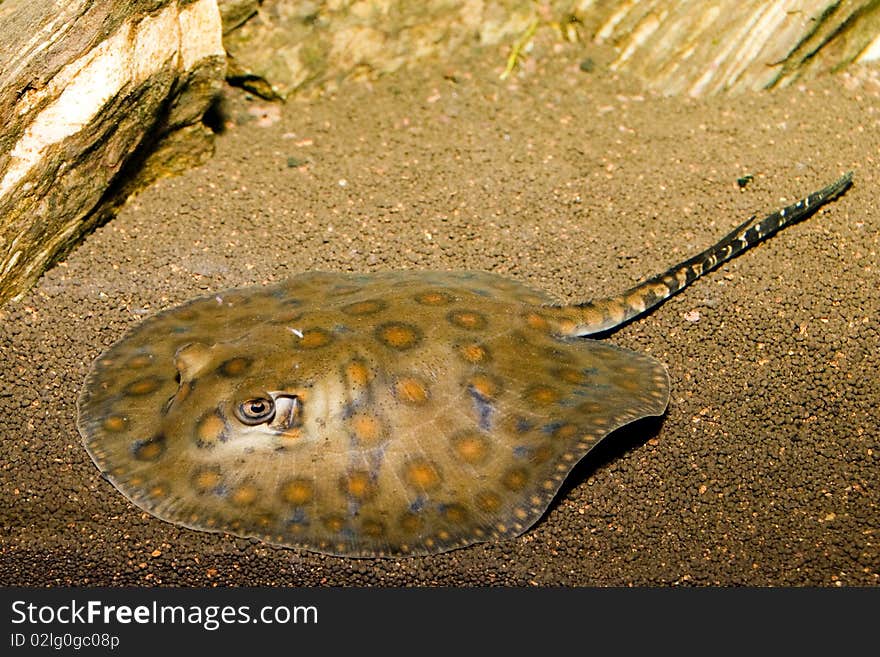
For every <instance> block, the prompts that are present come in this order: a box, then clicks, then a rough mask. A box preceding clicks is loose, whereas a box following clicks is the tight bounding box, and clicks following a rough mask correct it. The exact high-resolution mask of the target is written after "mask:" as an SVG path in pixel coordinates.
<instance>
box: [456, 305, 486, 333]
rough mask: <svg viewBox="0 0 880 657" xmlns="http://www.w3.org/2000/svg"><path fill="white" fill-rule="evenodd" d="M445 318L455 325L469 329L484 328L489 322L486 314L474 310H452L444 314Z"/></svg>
mask: <svg viewBox="0 0 880 657" xmlns="http://www.w3.org/2000/svg"><path fill="white" fill-rule="evenodd" d="M446 319H448V320H449V322H450V323H452V324H454V325H455V326H457V327H459V328H463V329H467V330H469V331H478V330H480V329H484V328H486V326H487V325H488V323H489V322H488V321H487V320H486V316H485V315H483V313H480V312H477V311H476V310H454V311H452V312H451V313H449V314H448V315H446Z"/></svg>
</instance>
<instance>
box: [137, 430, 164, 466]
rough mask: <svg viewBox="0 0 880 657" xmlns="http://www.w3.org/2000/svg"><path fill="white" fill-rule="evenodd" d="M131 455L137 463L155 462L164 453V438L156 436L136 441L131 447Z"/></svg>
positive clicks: (159, 435) (161, 435) (160, 435)
mask: <svg viewBox="0 0 880 657" xmlns="http://www.w3.org/2000/svg"><path fill="white" fill-rule="evenodd" d="M132 453H133V454H134V457H135V458H136V459H137V460H138V461H155V460H156V459H158V458H159V457H160V456H162V454H164V453H165V436H164V434H161V433H159V434H156V435H155V436H153V437H152V438H149V439H148V440H138V441H136V442H135V443H134V445H132Z"/></svg>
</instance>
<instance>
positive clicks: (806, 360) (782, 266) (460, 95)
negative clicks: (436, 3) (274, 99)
mask: <svg viewBox="0 0 880 657" xmlns="http://www.w3.org/2000/svg"><path fill="white" fill-rule="evenodd" d="M573 57H574V55H570V54H569V53H568V51H566V50H562V51H561V52H560V53H559V54H558V55H557V56H556V57H555V58H548V59H547V60H542V59H541V58H537V57H536V58H534V59H533V60H531V61H530V62H529V65H528V66H527V68H526V70H525V73H524V74H523V75H522V76H519V77H517V78H516V79H515V80H512V81H511V80H508V81H500V80H499V79H498V73H499V72H500V70H501V66H502V65H503V63H504V62H503V55H502V54H499V53H497V52H494V51H493V52H490V53H484V54H483V55H482V58H481V60H479V61H478V60H469V61H461V62H445V63H442V64H438V65H436V66H434V67H432V68H428V69H425V70H423V71H421V72H418V73H408V74H407V73H401V74H398V75H394V76H388V77H385V78H383V79H381V80H380V81H378V82H376V83H373V84H366V83H347V84H345V85H344V86H343V90H342V91H340V92H339V93H337V94H335V95H329V96H326V97H323V98H320V99H318V100H311V101H302V100H300V101H292V102H290V103H288V104H287V105H286V106H285V107H284V108H283V109H282V110H281V111H279V110H278V109H277V108H276V107H271V106H268V105H266V104H264V103H262V102H258V101H256V100H253V99H250V100H249V99H247V98H246V97H244V96H242V95H237V94H235V93H233V94H231V95H230V96H229V98H228V100H227V102H226V105H225V112H226V122H227V123H226V124H227V128H226V130H225V131H224V132H223V134H222V135H221V136H220V137H219V138H218V142H217V154H216V157H214V159H213V160H211V161H210V162H209V163H208V164H206V165H205V166H203V167H202V168H200V169H198V170H193V171H190V172H189V173H187V174H186V175H183V176H180V177H177V178H173V179H167V180H163V181H160V182H159V183H157V184H155V185H154V186H153V187H152V188H150V189H149V190H147V191H145V192H144V193H142V194H141V195H140V196H139V197H137V198H136V199H134V200H133V201H132V202H130V203H129V204H128V206H127V207H126V208H125V210H124V211H123V212H122V213H121V214H120V215H119V217H118V218H116V219H115V220H113V221H112V222H110V223H109V224H108V225H106V226H105V227H103V228H101V229H99V230H98V231H97V232H96V233H94V234H93V235H92V236H91V237H90V238H89V239H88V240H87V241H86V242H85V244H84V245H83V246H82V247H81V248H79V249H78V250H77V251H76V252H75V253H73V254H72V255H71V256H70V257H69V258H68V259H67V260H66V261H65V262H63V263H61V264H60V265H58V266H57V267H55V268H54V269H53V270H52V271H50V272H49V273H47V274H46V275H45V276H44V277H43V279H42V280H41V281H40V283H39V285H38V286H37V287H36V288H35V289H34V290H33V291H31V293H29V294H28V295H27V296H26V297H25V298H24V299H23V300H22V301H21V302H19V303H13V304H7V305H6V306H5V307H3V308H2V310H0V373H2V387H0V436H2V441H0V467H2V470H3V476H2V481H0V491H2V492H0V518H2V525H3V528H4V529H3V532H2V533H0V584H6V585H10V584H19V585H57V584H73V585H84V584H88V585H99V584H100V585H121V584H129V585H132V584H133V585H202V586H203V585H215V584H217V585H233V584H234V585H274V584H280V585H430V584H440V585H480V584H484V585H485V584H503V585H516V586H527V585H629V584H636V585H664V584H752V585H768V584H777V585H781V584H791V585H807V584H811V585H829V586H830V585H865V584H877V583H878V582H880V570H878V569H880V550H878V542H880V535H878V532H880V488H878V483H877V474H878V471H880V470H878V466H880V420H878V412H877V408H878V402H880V376H878V374H877V372H878V367H880V349H878V345H880V343H878V337H880V336H878V326H877V318H878V316H880V313H878V310H880V296H878V293H877V290H878V289H880V269H878V264H877V262H878V255H877V253H878V246H880V220H878V216H880V214H878V201H877V194H876V189H877V184H878V168H877V159H878V157H880V150H878V145H880V103H878V94H880V85H878V84H877V82H876V78H875V77H873V76H874V75H875V74H874V73H872V72H871V71H863V72H861V73H859V74H858V75H856V76H849V75H845V76H839V77H837V78H835V79H829V80H825V81H821V82H818V83H810V84H807V85H805V86H795V87H791V88H788V89H785V90H782V91H778V92H774V93H760V94H753V95H741V96H737V97H735V98H717V99H708V100H707V99H702V100H691V99H682V98H662V97H655V96H652V95H651V94H649V93H645V92H643V91H642V90H641V88H640V86H639V85H638V84H637V83H636V82H634V81H632V80H625V79H619V78H617V77H616V76H615V75H613V74H612V73H610V72H608V71H607V70H606V69H604V68H603V66H602V65H601V61H599V64H598V65H597V66H596V68H595V69H594V70H593V71H592V72H589V73H588V72H584V71H582V70H580V68H579V67H578V61H577V60H576V59H574V58H573ZM551 59H552V61H550V60H551ZM848 169H854V170H855V185H854V187H853V188H852V189H851V190H850V191H849V192H848V193H847V194H846V195H845V196H844V197H843V198H842V199H840V200H839V201H837V202H835V203H834V204H832V205H830V206H828V207H827V208H826V209H825V210H824V211H822V212H821V213H820V214H818V215H816V216H813V217H812V218H810V219H809V220H807V221H806V222H804V223H801V224H799V225H797V226H794V227H790V228H788V229H786V230H785V231H783V232H782V233H780V234H779V235H778V236H776V237H775V238H773V239H772V240H770V241H769V242H767V243H765V244H763V245H761V246H759V247H757V248H755V249H753V250H752V251H750V252H748V253H746V254H745V255H743V256H742V257H740V258H738V259H737V260H735V261H733V262H731V263H728V264H727V265H725V266H724V267H722V268H721V269H719V270H718V271H716V272H713V273H712V274H710V275H708V276H707V277H705V278H703V279H701V280H700V281H698V282H697V283H696V284H694V285H693V286H692V287H691V288H690V289H689V290H686V291H685V292H683V293H682V294H680V295H679V296H677V297H675V298H674V299H672V300H671V301H669V302H667V303H666V304H665V305H663V306H661V307H659V308H658V309H656V310H655V311H654V312H652V313H650V314H649V315H648V316H646V317H644V318H642V319H641V320H639V321H636V322H633V323H632V324H630V325H628V326H626V327H625V328H623V329H622V330H620V331H618V332H616V333H615V334H613V335H611V336H610V337H608V338H607V339H608V340H610V341H611V342H614V343H616V344H619V345H622V346H626V347H629V348H632V349H636V350H639V351H643V352H649V353H651V354H653V355H654V356H656V357H657V358H659V359H661V360H662V361H664V362H665V363H666V364H667V365H668V368H669V373H670V376H671V379H672V400H671V403H670V406H669V410H668V413H667V414H666V416H665V417H664V418H663V419H662V420H661V421H655V422H647V423H645V422H643V423H639V424H637V425H635V426H634V427H631V428H629V429H628V430H626V431H624V432H621V433H618V434H615V435H613V436H612V437H611V438H610V439H609V440H608V441H606V442H605V443H603V444H602V446H601V447H600V448H598V449H597V450H595V451H594V452H593V453H591V454H590V455H589V456H588V457H587V458H586V459H585V460H584V461H583V462H582V463H581V464H580V465H579V466H578V467H577V468H576V470H575V471H574V472H573V473H572V475H571V476H570V477H569V479H568V480H567V482H566V484H565V485H564V486H563V489H562V490H561V491H560V493H559V495H558V496H557V498H556V500H555V502H554V504H553V505H552V506H551V508H550V510H549V511H548V513H547V514H545V516H544V517H543V518H542V519H541V520H540V521H539V522H538V523H537V524H536V525H535V526H534V527H533V528H532V529H531V530H529V531H528V532H527V533H525V534H524V535H523V536H521V537H519V538H517V539H513V540H509V541H505V542H500V543H492V544H479V545H476V546H473V547H470V548H466V549H461V550H456V551H453V552H449V553H446V554H441V555H437V556H432V557H425V558H413V559H389V560H379V559H377V560H371V559H367V560H355V559H344V558H333V557H326V556H322V555H318V554H312V553H307V552H300V551H296V550H290V549H283V548H276V547H271V546H266V545H264V544H261V543H259V542H257V541H252V540H245V539H239V538H234V537H231V536H228V535H224V534H211V533H205V532H199V531H193V530H189V529H185V528H182V527H178V526H175V525H173V524H170V523H166V522H163V521H160V520H158V519H156V518H154V517H152V516H150V515H148V514H146V513H144V512H142V511H140V510H139V509H137V508H136V507H134V506H133V505H132V504H130V503H129V502H128V501H126V499H125V498H124V497H123V496H122V495H121V494H119V493H118V492H117V491H116V490H115V489H114V488H113V487H112V486H111V485H110V484H109V483H108V482H106V481H105V480H104V479H102V478H101V477H100V475H99V473H98V471H97V469H96V467H95V466H94V464H93V463H92V461H91V460H90V458H89V457H88V455H87V454H86V452H85V450H84V449H83V448H82V446H81V444H80V438H79V435H78V433H77V429H76V397H77V394H78V392H79V389H80V386H81V384H82V381H83V378H84V376H85V374H86V371H87V368H88V367H89V364H90V363H91V362H92V361H93V359H95V358H96V357H97V356H98V354H99V353H100V352H101V351H102V350H103V349H104V348H106V347H107V346H109V345H110V344H111V343H112V342H114V341H115V340H117V339H118V338H119V337H120V336H121V335H122V334H123V332H124V331H125V329H126V328H128V327H130V326H132V325H134V324H135V323H137V322H138V321H140V320H141V319H142V318H143V317H144V316H145V314H149V313H152V312H154V311H158V310H161V309H164V308H167V307H169V306H172V305H174V304H177V303H179V302H182V301H184V300H186V299H188V298H190V297H193V296H196V295H199V294H204V293H206V292H208V291H214V290H220V289H223V288H227V287H230V286H235V285H241V284H252V283H263V282H272V281H277V280H279V279H282V278H284V277H287V276H289V275H292V274H295V273H299V272H304V271H308V270H313V269H322V270H333V271H357V272H370V271H377V270H386V269H394V268H411V269H482V270H488V271H493V272H496V273H499V274H503V275H505V276H509V277H512V278H515V279H517V280H520V281H522V282H525V283H526V284H528V285H531V286H533V287H536V288H540V289H543V290H546V291H548V292H550V293H551V294H554V295H556V296H557V297H558V298H559V299H561V300H564V301H572V302H573V301H579V300H585V299H588V298H591V297H594V296H602V295H607V294H611V293H614V292H616V291H620V290H623V289H624V288H626V287H628V286H629V285H631V284H632V283H634V282H635V281H637V280H639V279H640V278H642V277H644V276H646V275H649V274H653V273H655V272H657V271H660V270H661V269H664V268H666V267H667V266H668V265H671V264H672V263H674V262H676V261H678V260H681V259H684V258H685V257H687V256H689V255H691V254H692V253H694V252H696V251H698V250H701V249H702V248H704V247H705V246H707V245H709V244H710V243H712V242H713V241H715V239H717V238H719V237H720V236H722V235H723V234H725V233H726V232H727V231H728V230H730V229H731V228H732V227H733V226H735V225H737V224H738V223H739V222H740V221H742V220H743V219H744V218H746V217H748V216H750V215H751V214H763V213H767V212H770V211H772V210H775V209H777V208H778V207H781V206H782V205H784V204H786V203H788V202H792V201H793V200H794V199H796V198H798V197H800V196H803V195H805V194H807V193H808V192H811V191H813V190H815V189H818V188H819V187H821V186H823V185H824V184H826V183H828V182H830V181H831V180H833V179H835V178H836V177H837V176H838V175H839V174H841V173H842V172H843V171H845V170H848ZM745 174H751V175H753V176H754V180H753V182H751V184H749V185H748V186H747V187H746V188H745V189H744V190H740V188H739V187H738V185H737V182H736V180H737V178H738V177H740V176H744V175H745Z"/></svg>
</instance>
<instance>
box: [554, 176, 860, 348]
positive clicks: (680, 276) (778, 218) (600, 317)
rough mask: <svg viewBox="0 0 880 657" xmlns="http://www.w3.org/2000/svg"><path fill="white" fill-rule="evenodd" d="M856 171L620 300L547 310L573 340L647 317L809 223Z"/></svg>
mask: <svg viewBox="0 0 880 657" xmlns="http://www.w3.org/2000/svg"><path fill="white" fill-rule="evenodd" d="M852 176H853V174H852V171H849V172H847V173H846V174H844V175H843V176H841V177H840V178H838V179H837V180H836V181H834V182H833V183H831V184H830V185H828V186H827V187H824V188H823V189H820V190H819V191H817V192H814V193H812V194H810V195H809V196H807V197H805V198H802V199H801V200H800V201H798V202H797V203H794V204H792V205H789V206H787V207H785V208H783V209H781V210H778V211H777V212H774V213H773V214H770V215H767V216H766V217H764V218H763V219H757V218H756V217H750V218H749V219H747V220H746V221H744V222H743V223H742V224H740V225H739V226H737V227H736V228H735V229H734V230H733V231H731V232H730V233H729V234H728V235H726V236H725V237H724V238H722V239H721V240H720V241H718V242H717V243H716V244H714V245H713V246H711V247H709V248H708V249H706V250H705V251H703V252H701V253H699V254H697V255H695V256H693V257H692V258H689V259H688V260H685V261H684V262H681V263H679V264H677V265H675V266H673V267H671V268H669V269H668V270H666V271H665V272H663V273H662V274H658V275H656V276H653V277H651V278H649V279H647V280H645V281H643V282H642V283H639V284H638V285H636V286H635V287H633V288H630V289H629V290H627V291H626V292H624V293H623V294H621V295H620V296H616V297H609V298H606V299H599V300H596V301H589V302H587V303H582V304H577V305H574V306H565V307H553V308H548V309H547V312H546V313H545V317H546V318H547V320H548V321H549V322H551V324H552V325H553V328H554V330H555V333H556V334H557V335H560V336H565V337H574V336H583V335H591V334H594V333H601V332H603V331H610V330H612V329H615V328H617V327H618V326H620V325H622V324H625V323H626V322H628V321H630V320H632V319H634V318H636V317H638V316H639V315H642V314H643V313H645V312H647V311H648V310H650V309H651V308H653V307H654V306H657V305H659V304H660V303H662V302H663V301H665V300H666V299H668V298H669V297H671V296H672V295H674V294H676V293H678V292H680V291H681V290H683V289H684V288H685V287H687V286H688V285H690V284H691V283H693V282H694V281H695V280H696V279H698V278H699V277H700V276H702V275H703V274H705V273H706V272H709V271H712V270H713V269H715V268H716V267H718V266H719V265H720V264H721V263H723V262H727V261H728V260H730V259H731V258H734V257H736V256H737V255H739V254H740V253H742V252H743V251H745V250H746V249H748V248H749V247H751V246H754V245H755V244H758V243H759V242H762V241H764V240H765V239H767V238H768V237H770V236H771V235H774V234H775V233H777V232H778V231H779V230H781V229H782V228H784V227H785V226H789V225H791V224H793V223H796V222H798V221H801V220H803V219H806V218H807V217H809V216H810V215H812V214H813V213H815V212H816V211H817V210H818V209H819V208H820V207H822V206H823V205H824V204H826V203H828V202H829V201H833V200H834V199H835V198H837V197H838V196H840V195H841V194H843V193H844V192H845V191H846V190H847V189H848V188H849V187H850V185H852Z"/></svg>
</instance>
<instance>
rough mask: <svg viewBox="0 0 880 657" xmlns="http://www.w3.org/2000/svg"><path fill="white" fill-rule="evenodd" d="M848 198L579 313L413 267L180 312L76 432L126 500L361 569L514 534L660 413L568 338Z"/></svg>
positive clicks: (651, 367) (128, 351)
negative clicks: (594, 453)
mask: <svg viewBox="0 0 880 657" xmlns="http://www.w3.org/2000/svg"><path fill="white" fill-rule="evenodd" d="M848 184H849V178H848V177H844V178H842V179H841V180H840V181H838V182H837V183H836V185H837V186H836V187H835V186H834V185H832V186H830V187H828V188H826V189H825V190H822V192H819V193H818V194H820V195H822V196H817V195H812V196H811V197H809V199H805V201H801V202H800V204H798V205H795V206H791V208H787V209H786V210H785V211H781V212H780V213H775V214H774V215H771V216H770V217H767V218H765V219H764V220H762V221H761V222H755V221H753V220H749V222H747V223H746V224H743V226H741V227H740V228H739V229H738V230H737V231H734V233H731V235H729V236H728V237H727V238H725V240H722V242H720V243H719V244H718V245H716V247H713V248H712V249H709V250H707V251H706V252H704V253H703V254H700V256H698V258H702V259H703V260H702V265H699V263H698V262H697V261H696V259H692V260H691V261H688V262H687V263H683V264H682V265H679V266H677V267H675V268H672V269H671V270H669V272H667V273H666V274H662V275H660V276H659V277H655V278H654V279H651V280H650V281H648V282H646V283H645V284H643V285H642V286H637V287H636V288H634V289H633V290H631V291H629V292H627V293H626V294H625V295H623V296H621V297H617V298H612V299H607V300H604V301H599V302H595V303H593V304H585V305H582V306H569V307H558V306H553V305H551V303H550V300H549V299H547V298H546V297H545V296H544V295H543V294H541V293H539V292H535V291H533V290H530V289H529V288H526V287H525V286H523V285H521V284H519V283H516V282H514V281H511V280H507V279H504V278H501V277H498V276H495V275H492V274H488V273H443V272H406V271H402V272H389V273H379V274H371V275H350V274H331V273H308V274H303V275H300V276H297V277H294V278H291V279H289V280H287V281H285V282H283V283H280V284H277V285H273V286H268V287H253V288H242V289H236V290H229V291H226V292H221V293H218V294H216V295H213V296H207V297H202V298H199V299H195V300H193V301H191V302H189V303H187V304H184V305H182V306H179V307H177V308H173V309H171V310H168V311H166V312H164V313H160V314H158V315H156V316H154V317H152V318H150V319H147V320H145V321H144V322H142V323H141V324H140V325H139V326H137V327H136V328H135V329H134V330H132V331H131V332H130V333H129V334H128V335H127V336H126V337H125V338H123V339H122V340H120V341H119V342H117V343H116V344H115V345H114V346H113V347H111V348H110V349H109V350H108V351H107V352H105V353H104V354H103V355H102V356H101V357H100V358H99V359H98V360H97V361H96V362H95V365H94V367H93V369H92V371H91V373H90V374H89V376H88V378H87V380H86V384H85V386H84V388H83V391H82V393H81V396H80V399H79V428H80V431H81V433H82V435H83V439H84V443H85V446H86V448H87V450H88V451H89V453H90V454H91V456H92V458H93V459H94V461H95V463H96V464H97V465H98V467H99V468H100V469H101V471H102V472H104V473H105V475H106V476H107V478H108V479H109V480H110V481H111V482H112V483H113V484H114V485H115V486H116V487H117V488H118V489H119V490H120V491H121V492H122V493H123V494H124V495H125V496H126V497H128V498H129V499H130V500H132V501H133V502H134V503H135V504H137V505H138V506H140V507H142V508H144V509H146V510H147V511H149V512H150V513H153V514H154V515H156V516H158V517H160V518H163V519H165V520H168V521H171V522H175V523H178V524H183V525H185V526H188V527H192V528H195V529H202V530H209V531H225V532H229V533H233V534H237V535H240V536H250V537H256V538H259V539H261V540H263V541H266V542H269V543H275V544H280V545H286V546H292V547H301V548H305V549H309V550H316V551H320V552H325V553H330V554H337V555H346V556H354V557H368V556H395V555H417V554H429V553H436V552H441V551H444V550H449V549H453V548H457V547H463V546H466V545H470V544H472V543H475V542H479V541H486V540H492V539H497V538H504V537H510V536H516V535H518V534H520V533H522V532H523V531H525V530H526V529H527V528H528V527H529V526H531V525H532V524H534V523H535V522H536V521H537V519H538V518H539V517H540V516H541V514H542V513H543V512H544V511H545V510H546V508H547V506H548V504H549V503H550V500H551V499H552V497H553V496H554V494H555V493H556V492H557V490H558V489H559V486H560V485H561V483H562V481H563V480H564V479H565V477H566V475H567V474H568V472H569V471H570V470H571V468H572V467H573V466H574V464H575V463H577V462H578V461H579V460H580V459H581V458H582V457H583V456H584V455H585V454H586V453H587V452H588V451H589V450H590V449H591V448H592V447H593V446H595V445H596V444H597V443H598V442H599V441H600V440H601V439H602V438H604V437H605V436H606V435H608V434H609V433H610V432H611V431H613V430H614V429H616V428H618V427H620V426H623V425H625V424H628V423H630V422H632V421H634V420H636V419H639V418H643V417H646V416H655V415H661V414H662V413H663V412H664V411H665V409H666V405H667V402H668V398H669V380H668V376H667V373H666V370H665V367H664V366H663V365H662V364H661V363H660V362H658V361H657V360H655V359H654V358H652V357H650V356H646V355H642V354H638V353H635V352H631V351H627V350H624V349H620V348H617V347H614V346H612V345H607V344H603V343H601V342H597V341H595V340H584V339H579V338H576V337H572V336H575V335H581V334H585V333H589V332H595V331H597V330H607V329H608V328H613V327H614V326H616V325H619V324H620V323H622V322H625V321H627V320H628V319H630V318H631V317H632V316H633V315H634V313H637V311H638V309H639V308H641V309H642V311H644V310H645V309H646V308H647V307H650V306H651V305H656V303H658V301H656V299H659V298H661V297H662V298H666V297H668V296H671V294H673V293H674V292H676V291H678V289H681V287H683V286H684V285H686V284H687V283H689V282H690V281H691V280H693V279H694V278H696V276H697V275H699V273H702V272H704V271H708V269H710V268H711V267H714V266H716V265H717V264H718V263H719V262H721V261H723V260H724V259H729V258H730V257H732V256H733V255H735V254H736V253H737V252H739V251H741V250H742V249H743V248H747V247H748V246H749V245H750V244H752V243H754V242H755V241H759V240H760V239H763V238H765V237H766V236H768V235H769V234H772V232H775V230H778V229H779V228H780V227H781V226H782V225H785V223H787V222H784V221H779V219H780V218H781V217H784V216H785V214H784V213H787V214H788V216H789V217H791V216H794V215H795V214H797V218H801V217H803V216H805V215H806V214H807V213H808V212H810V211H812V210H814V209H815V208H816V207H818V205H821V203H823V202H825V201H827V200H830V199H831V198H833V197H834V196H836V195H837V194H839V193H841V192H842V191H843V189H845V188H846V186H847V185H848ZM808 200H809V203H807V201H808ZM806 205H809V206H810V207H809V208H806ZM805 208H806V210H805ZM793 209H794V210H793ZM773 225H775V228H773V229H772V230H769V232H768V228H767V227H768V226H773ZM748 231H752V232H751V233H749V232H748ZM756 236H757V239H753V238H755V237H756ZM726 242H727V243H730V244H734V243H735V244H734V246H733V247H731V248H728V247H727V245H726ZM736 245H739V246H738V248H734V247H736ZM719 254H720V256H719ZM698 265H699V266H700V270H699V273H697V274H695V275H693V276H692V277H690V274H688V273H685V274H682V276H684V280H685V282H684V283H682V284H681V286H678V287H676V286H675V285H673V283H672V282H670V281H667V278H669V277H670V276H671V277H672V279H673V280H675V281H677V280H678V278H679V277H678V276H677V275H676V274H677V272H682V271H684V268H687V271H688V272H690V273H691V274H693V273H694V272H697V271H698V270H697V266H698ZM661 284H662V285H664V286H665V290H663V289H660V288H659V287H658V285H661ZM664 295H665V296H664ZM652 302H653V303H652ZM596 308H601V309H605V310H604V311H603V312H599V313H597V311H596ZM596 317H598V318H599V319H598V320H597V321H593V320H594V318H596ZM609 317H610V318H611V319H612V320H613V321H611V322H610V323H609V319H608V318H609Z"/></svg>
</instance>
